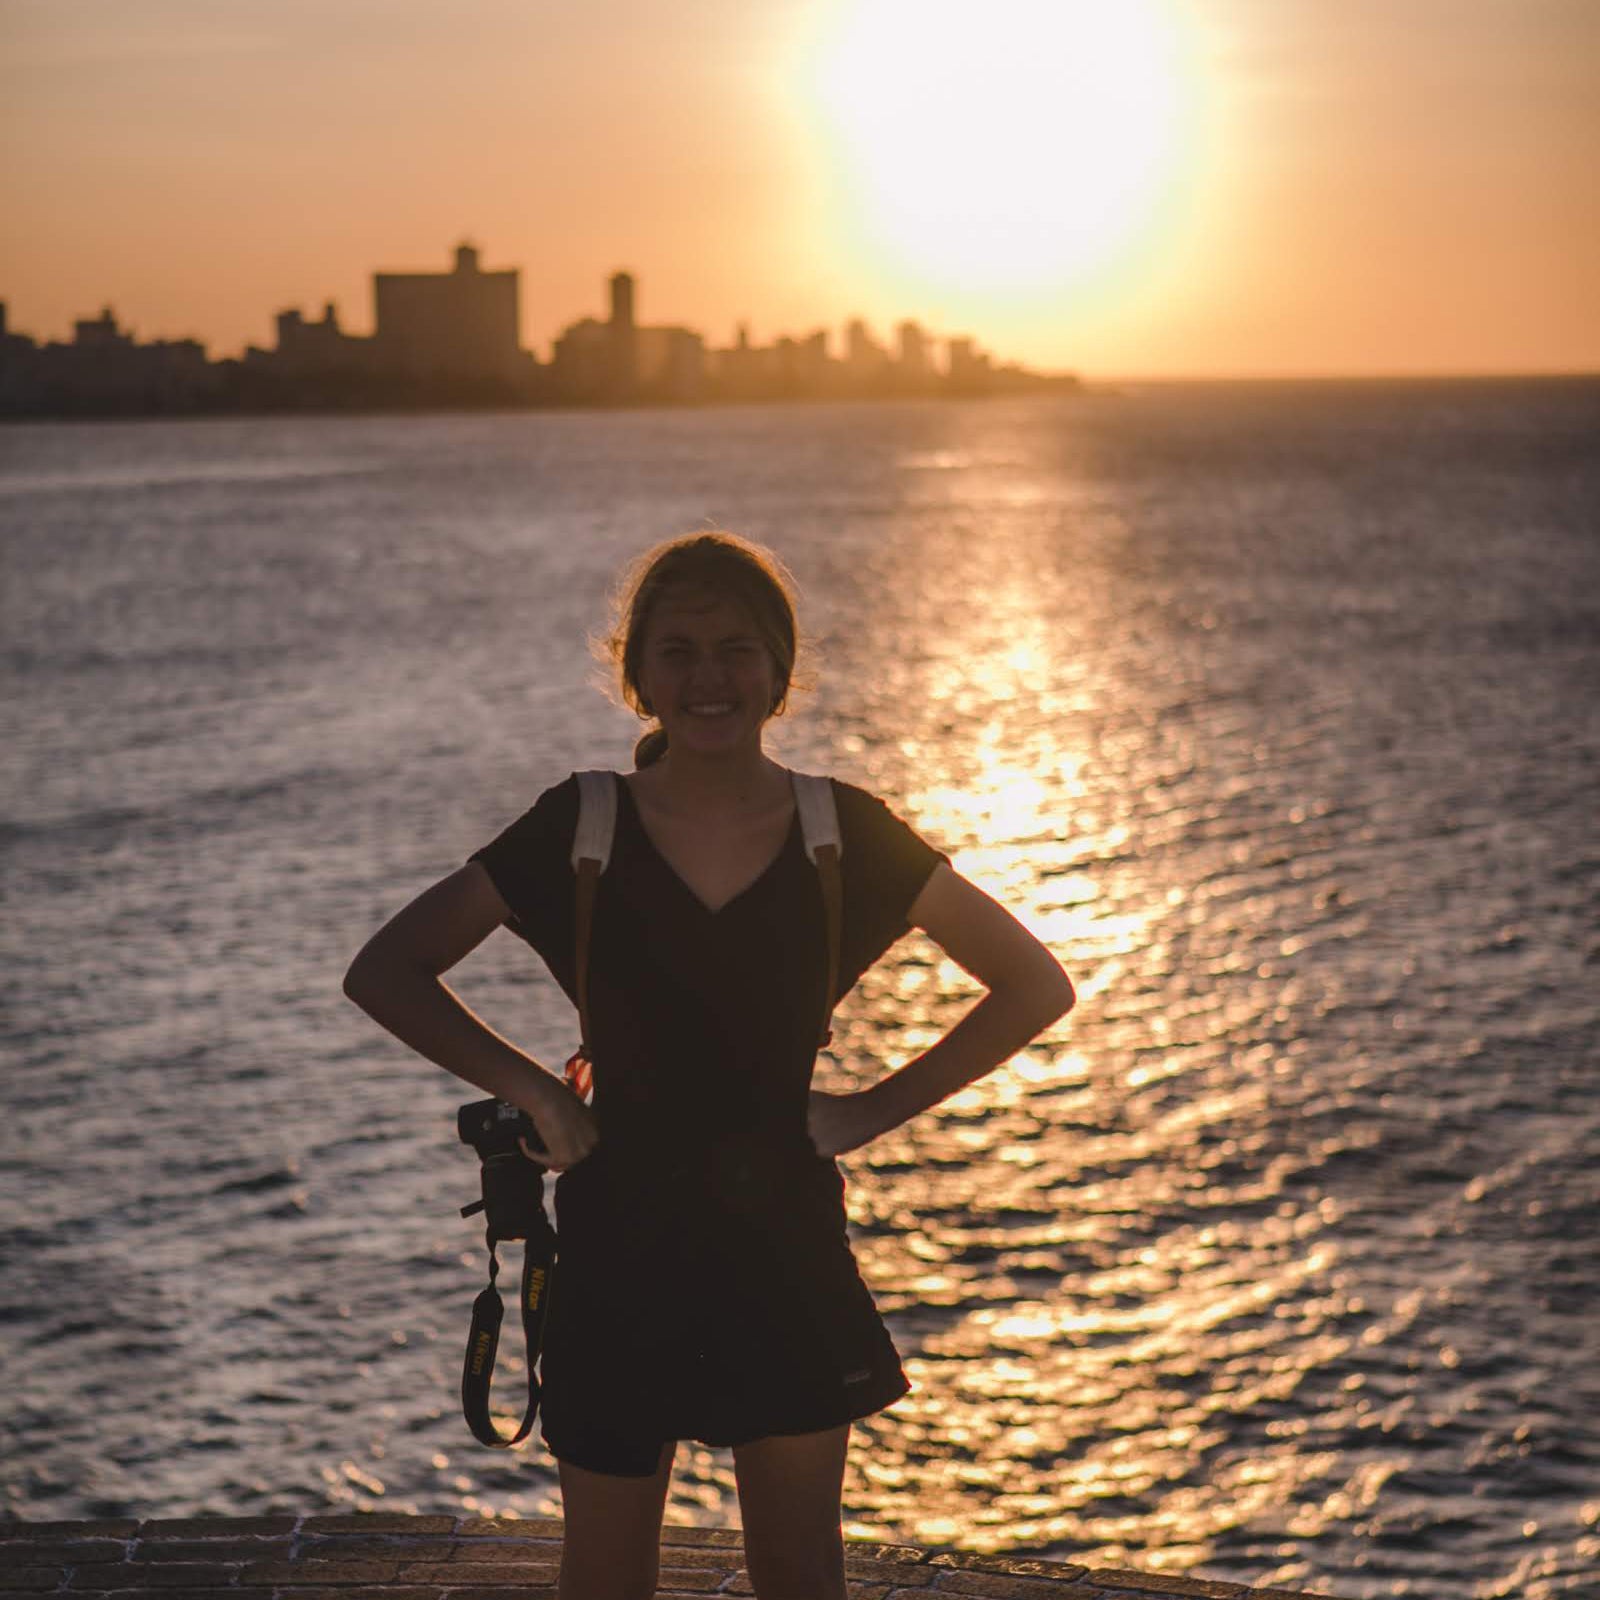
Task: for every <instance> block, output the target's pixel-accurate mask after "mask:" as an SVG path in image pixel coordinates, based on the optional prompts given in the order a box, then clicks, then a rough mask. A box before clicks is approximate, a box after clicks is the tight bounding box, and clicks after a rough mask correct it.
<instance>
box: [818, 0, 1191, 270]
mask: <svg viewBox="0 0 1600 1600" xmlns="http://www.w3.org/2000/svg"><path fill="white" fill-rule="evenodd" d="M1188 45H1189V41H1188V39H1187V36H1186V34H1185V31H1184V28H1183V25H1182V17H1181V15H1180V13H1178V12H1177V11H1176V10H1175V8H1174V4H1173V0H841V4H840V6H839V8H838V9H837V11H836V12H834V13H833V14H831V16H830V21H829V24H828V25H827V27H825V28H824V30H823V31H822V33H821V34H820V35H819V36H817V37H816V39H815V43H814V48H813V50H812V51H811V52H810V53H809V61H808V71H809V74H810V94H811V99H812V103H813V105H814V107H815V110H816V113H817V114H818V115H819V116H820V118H821V123H822V129H823V133H824V137H825V139H826V141H827V143H828V146H829V154H830V156H831V162H830V174H831V180H832V186H833V190H834V198H835V199H836V200H837V201H839V202H842V204H843V206H844V208H845V211H846V213H847V218H848V223H847V225H848V227H849V230H850V232H851V233H852V234H854V235H855V237H856V239H857V240H858V241H859V243H860V245H861V246H862V247H864V248H865V250H866V251H867V253H868V255H869V256H870V257H871V258H872V264H873V265H874V266H876V267H878V268H880V269H889V270H891V271H892V272H893V273H894V275H895V276H897V277H899V278H901V279H907V278H909V279H913V280H915V281H917V282H920V283H922V284H924V285H925V286H927V287H928V288H930V289H935V290H938V289H959V290H962V291H965V292H968V293H971V292H977V293H980V294H981V293H985V292H989V293H1004V292H1017V293H1023V294H1030V295H1031V294H1036V293H1039V292H1041V291H1045V292H1048V291H1054V290H1060V289H1063V288H1067V287H1070V286H1071V285H1073V284H1075V283H1081V282H1085V281H1087V280H1088V279H1090V278H1093V277H1096V276H1098V275H1102V274H1104V273H1106V272H1107V271H1109V270H1114V269H1115V268H1116V266H1117V265H1118V264H1119V262H1122V261H1124V260H1126V259H1127V258H1129V256H1130V255H1132V254H1133V253H1135V252H1137V251H1139V250H1140V249H1142V248H1145V247H1147V246H1148V245H1149V244H1150V242H1151V240H1152V237H1153V235H1155V234H1157V233H1159V231H1160V229H1161V225H1162V223H1163V221H1164V218H1165V215H1166V213H1167V212H1169V211H1170V209H1171V206H1172V203H1173V199H1174V195H1175V191H1176V190H1177V188H1178V187H1179V186H1180V185H1181V180H1182V178H1183V175H1184V167H1185V160H1186V157H1187V155H1188V154H1189V151H1190V147H1191V145H1192V122H1193V98H1194V96H1193V89H1194V73H1193V69H1192V66H1191V62H1190V59H1189V51H1188Z"/></svg>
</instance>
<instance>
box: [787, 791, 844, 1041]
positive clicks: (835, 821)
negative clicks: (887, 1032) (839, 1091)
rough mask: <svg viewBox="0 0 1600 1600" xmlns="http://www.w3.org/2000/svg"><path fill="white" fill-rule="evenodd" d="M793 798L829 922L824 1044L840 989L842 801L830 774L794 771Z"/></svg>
mask: <svg viewBox="0 0 1600 1600" xmlns="http://www.w3.org/2000/svg"><path fill="white" fill-rule="evenodd" d="M789 776H790V778H791V779H792V780H793V783H794V802H795V806H796V808H797V809H798V810H799V812H800V833H801V837H802V838H803V839H804V840H805V846H806V854H807V855H808V856H809V857H810V858H811V864H812V865H813V866H814V867H815V868H816V869H817V878H818V881H819V882H820V884H821V886H822V914H823V917H824V920H825V922H826V924H827V938H828V987H827V990H826V991H825V993H824V997H823V1013H822V1044H823V1045H827V1044H829V1043H831V1042H832V1040H833V1004H834V1000H835V998H836V996H837V994H838V989H839V936H840V928H841V926H842V924H843V922H844V882H843V877H842V874H841V873H840V870H839V860H840V857H841V856H842V855H843V854H844V841H843V839H842V837H841V835H840V833H839V803H838V800H837V799H836V797H835V795H834V792H833V780H832V779H831V778H819V777H814V776H812V775H811V774H810V773H805V772H791V773H790V774H789Z"/></svg>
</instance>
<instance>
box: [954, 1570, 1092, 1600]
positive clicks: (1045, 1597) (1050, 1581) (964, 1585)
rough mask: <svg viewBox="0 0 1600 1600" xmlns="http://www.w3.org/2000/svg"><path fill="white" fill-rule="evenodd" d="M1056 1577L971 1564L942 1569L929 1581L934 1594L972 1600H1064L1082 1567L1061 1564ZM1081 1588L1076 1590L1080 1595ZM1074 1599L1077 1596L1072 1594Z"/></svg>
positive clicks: (1074, 1599) (1073, 1599)
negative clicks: (1020, 1574)
mask: <svg viewBox="0 0 1600 1600" xmlns="http://www.w3.org/2000/svg"><path fill="white" fill-rule="evenodd" d="M1061 1571H1062V1576H1061V1577H1060V1578H1054V1577H1049V1578H1020V1577H1017V1576H1016V1575H1015V1574H1013V1573H1009V1572H995V1571H993V1570H991V1571H988V1572H983V1571H979V1570H977V1569H976V1568H972V1567H962V1568H953V1569H946V1570H945V1571H943V1572H941V1573H940V1574H939V1576H938V1577H936V1578H935V1579H934V1580H933V1590H934V1593H935V1594H959V1595H964V1596H969V1597H972V1600H980V1597H981V1600H1064V1597H1065V1596H1066V1595H1067V1591H1068V1589H1069V1587H1070V1586H1071V1585H1073V1584H1075V1583H1076V1581H1077V1578H1078V1576H1079V1575H1080V1574H1081V1573H1082V1572H1083V1568H1082V1567H1063V1568H1062V1569H1061ZM1081 1593H1082V1591H1081V1590H1080V1591H1079V1594H1080V1595H1081ZM1072 1600H1078V1596H1072Z"/></svg>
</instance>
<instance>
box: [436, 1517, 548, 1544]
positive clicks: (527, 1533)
mask: <svg viewBox="0 0 1600 1600" xmlns="http://www.w3.org/2000/svg"><path fill="white" fill-rule="evenodd" d="M456 1532H457V1533H458V1534H462V1535H463V1536H465V1535H484V1534H507V1535H512V1536H515V1537H519V1538H524V1539H559V1538H560V1537H561V1519H560V1518H559V1517H462V1518H461V1519H460V1520H459V1521H458V1522H457V1523H456Z"/></svg>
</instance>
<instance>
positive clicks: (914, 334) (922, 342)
mask: <svg viewBox="0 0 1600 1600" xmlns="http://www.w3.org/2000/svg"><path fill="white" fill-rule="evenodd" d="M895 337H896V338H897V339H898V340H899V342H900V359H899V361H898V362H897V363H896V365H897V366H898V367H899V369H900V376H901V377H902V378H904V379H907V380H909V381H910V382H911V383H913V384H916V383H921V382H923V381H924V380H925V379H926V378H927V377H928V375H929V373H930V372H931V371H932V363H931V362H930V360H929V356H928V340H927V337H926V335H925V334H924V333H923V331H922V329H921V327H920V326H919V325H918V324H917V323H915V322H902V323H901V324H900V326H899V327H898V328H896V329H895Z"/></svg>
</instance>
